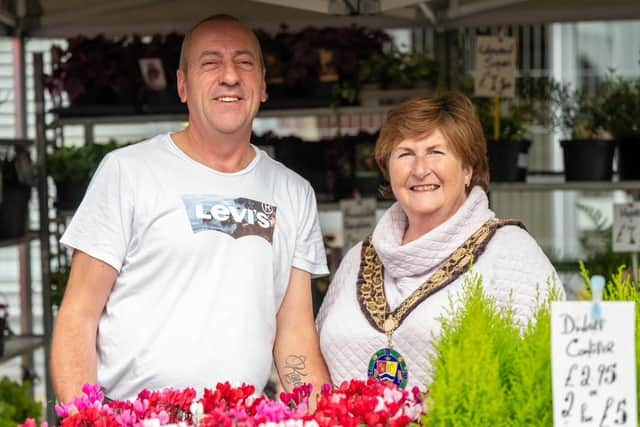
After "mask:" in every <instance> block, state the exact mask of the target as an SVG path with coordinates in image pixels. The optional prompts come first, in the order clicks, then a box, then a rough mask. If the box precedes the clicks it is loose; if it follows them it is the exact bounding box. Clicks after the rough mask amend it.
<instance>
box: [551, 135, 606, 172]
mask: <svg viewBox="0 0 640 427" xmlns="http://www.w3.org/2000/svg"><path fill="white" fill-rule="evenodd" d="M560 145H561V146H562V152H563V155H564V176H565V180H567V181H611V177H612V176H613V153H614V151H615V144H614V143H613V141H605V140H601V139H571V140H563V141H560Z"/></svg>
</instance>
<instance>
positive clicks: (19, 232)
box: [0, 185, 31, 240]
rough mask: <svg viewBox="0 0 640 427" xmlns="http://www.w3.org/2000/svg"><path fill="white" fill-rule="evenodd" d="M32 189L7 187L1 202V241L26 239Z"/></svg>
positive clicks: (24, 186) (27, 187) (22, 186)
mask: <svg viewBox="0 0 640 427" xmlns="http://www.w3.org/2000/svg"><path fill="white" fill-rule="evenodd" d="M30 197H31V187H29V186H26V185H18V186H7V187H6V188H4V189H3V192H2V202H0V239H2V240H6V239H16V238H19V237H24V235H25V234H26V232H27V217H28V215H29V198H30Z"/></svg>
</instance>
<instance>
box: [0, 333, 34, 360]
mask: <svg viewBox="0 0 640 427" xmlns="http://www.w3.org/2000/svg"><path fill="white" fill-rule="evenodd" d="M43 344H44V337H43V336H42V335H31V334H23V335H10V336H8V337H5V338H4V353H2V355H0V363H2V362H6V361H8V360H9V359H12V358H14V357H16V356H21V355H23V354H25V353H30V352H33V351H34V350H36V349H38V348H40V347H42V345H43Z"/></svg>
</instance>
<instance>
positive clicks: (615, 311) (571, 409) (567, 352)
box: [551, 301, 638, 427]
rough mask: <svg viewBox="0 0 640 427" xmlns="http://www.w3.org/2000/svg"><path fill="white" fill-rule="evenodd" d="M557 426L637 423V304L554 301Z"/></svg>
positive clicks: (552, 316)
mask: <svg viewBox="0 0 640 427" xmlns="http://www.w3.org/2000/svg"><path fill="white" fill-rule="evenodd" d="M551 367H552V374H553V422H554V426H556V427H560V426H634V427H635V426H637V425H638V421H637V419H638V413H637V400H636V352H635V303H633V302H626V301H624V302H622V301H615V302H613V301H612V302H598V301H595V302H583V301H571V302H567V301H562V302H554V303H552V305H551Z"/></svg>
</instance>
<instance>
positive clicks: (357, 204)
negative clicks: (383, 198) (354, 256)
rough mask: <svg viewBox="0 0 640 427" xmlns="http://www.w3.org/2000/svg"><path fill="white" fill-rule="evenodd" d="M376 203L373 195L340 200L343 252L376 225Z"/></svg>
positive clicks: (362, 238)
mask: <svg viewBox="0 0 640 427" xmlns="http://www.w3.org/2000/svg"><path fill="white" fill-rule="evenodd" d="M376 204H377V203H376V199H374V198H373V197H371V198H369V197H366V198H364V197H363V198H358V199H349V200H340V210H341V211H342V233H343V237H344V244H343V245H342V247H343V248H344V252H345V253H346V252H347V251H348V250H349V249H351V248H352V247H353V246H354V245H355V244H356V243H358V242H359V241H361V240H364V239H365V238H366V237H367V236H368V235H369V234H370V233H371V232H372V231H373V228H374V227H375V225H376Z"/></svg>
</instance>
